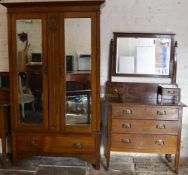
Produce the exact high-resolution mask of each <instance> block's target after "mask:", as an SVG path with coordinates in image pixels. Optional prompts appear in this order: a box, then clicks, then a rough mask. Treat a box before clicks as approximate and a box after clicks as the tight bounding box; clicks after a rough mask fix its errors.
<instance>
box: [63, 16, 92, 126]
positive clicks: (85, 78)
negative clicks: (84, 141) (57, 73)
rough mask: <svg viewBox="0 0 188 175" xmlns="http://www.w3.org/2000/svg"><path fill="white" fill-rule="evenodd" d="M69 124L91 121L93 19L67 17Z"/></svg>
mask: <svg viewBox="0 0 188 175" xmlns="http://www.w3.org/2000/svg"><path fill="white" fill-rule="evenodd" d="M64 26H65V58H66V59H65V60H66V64H65V70H66V71H65V75H66V76H65V77H66V101H65V106H66V110H65V113H66V121H65V123H66V125H75V124H76V125H79V124H82V125H83V124H90V121H91V119H90V118H91V101H92V100H91V67H92V65H91V62H92V57H91V18H65V21H64Z"/></svg>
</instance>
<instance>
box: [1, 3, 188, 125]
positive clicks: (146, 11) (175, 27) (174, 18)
mask: <svg viewBox="0 0 188 175" xmlns="http://www.w3.org/2000/svg"><path fill="white" fill-rule="evenodd" d="M4 1H5V2H8V1H9V2H13V1H14V2H15V1H16V0H4ZM25 1H28V0H25ZM33 1H42V0H33ZM187 8H188V0H106V2H105V5H103V8H102V11H101V85H104V83H105V82H106V80H107V77H108V76H107V75H108V59H109V44H110V39H111V38H112V37H113V32H159V33H165V32H167V33H168V32H172V33H176V40H177V41H178V45H179V49H178V70H177V82H178V84H179V86H180V87H181V89H182V101H183V102H185V103H186V104H188V58H187V57H188V49H187V48H188V32H187V31H188V20H187ZM5 13H6V10H5V8H3V7H0V59H1V60H6V59H7V58H8V56H7V27H6V24H7V22H6V18H5V17H6V15H5ZM0 66H1V62H0ZM186 116H187V117H188V109H184V119H183V120H184V122H187V123H188V119H187V120H186Z"/></svg>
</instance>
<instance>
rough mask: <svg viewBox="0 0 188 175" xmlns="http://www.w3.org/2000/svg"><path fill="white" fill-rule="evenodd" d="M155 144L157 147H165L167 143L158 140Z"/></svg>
mask: <svg viewBox="0 0 188 175" xmlns="http://www.w3.org/2000/svg"><path fill="white" fill-rule="evenodd" d="M155 144H156V145H164V144H165V142H164V141H163V140H157V141H156V142H155Z"/></svg>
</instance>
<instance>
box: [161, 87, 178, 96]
mask: <svg viewBox="0 0 188 175" xmlns="http://www.w3.org/2000/svg"><path fill="white" fill-rule="evenodd" d="M162 95H172V96H178V95H180V89H179V88H176V89H170V88H163V90H162Z"/></svg>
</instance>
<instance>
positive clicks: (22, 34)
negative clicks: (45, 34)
mask: <svg viewBox="0 0 188 175" xmlns="http://www.w3.org/2000/svg"><path fill="white" fill-rule="evenodd" d="M16 43H17V77H18V85H17V87H18V94H19V96H18V98H19V99H18V101H19V116H20V123H25V124H41V123H43V100H42V98H43V84H42V81H43V80H42V79H43V78H42V20H41V19H19V20H16Z"/></svg>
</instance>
